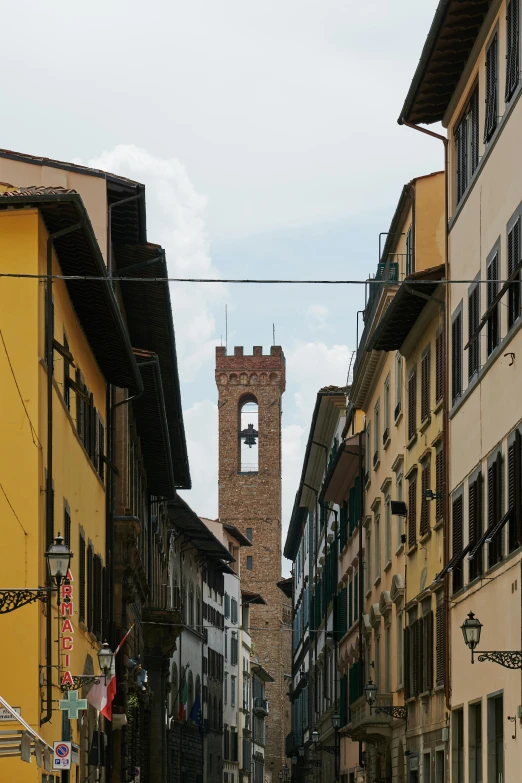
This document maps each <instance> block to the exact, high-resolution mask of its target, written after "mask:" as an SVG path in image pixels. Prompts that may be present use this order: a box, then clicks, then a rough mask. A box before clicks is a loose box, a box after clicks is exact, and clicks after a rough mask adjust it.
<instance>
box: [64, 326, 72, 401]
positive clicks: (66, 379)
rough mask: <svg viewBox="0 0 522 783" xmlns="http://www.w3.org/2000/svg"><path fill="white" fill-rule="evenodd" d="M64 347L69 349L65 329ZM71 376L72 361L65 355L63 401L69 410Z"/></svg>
mask: <svg viewBox="0 0 522 783" xmlns="http://www.w3.org/2000/svg"><path fill="white" fill-rule="evenodd" d="M63 347H64V348H65V350H66V351H69V340H68V339H67V335H66V334H65V331H64V333H63ZM70 377H71V363H70V362H69V359H68V358H67V357H66V356H64V357H63V401H64V402H65V404H66V406H67V410H71V388H70V386H69V379H70Z"/></svg>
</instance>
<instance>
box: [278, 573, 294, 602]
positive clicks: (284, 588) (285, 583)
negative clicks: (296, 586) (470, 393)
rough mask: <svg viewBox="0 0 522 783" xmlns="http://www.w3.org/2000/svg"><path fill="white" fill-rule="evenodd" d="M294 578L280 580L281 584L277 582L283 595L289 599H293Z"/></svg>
mask: <svg viewBox="0 0 522 783" xmlns="http://www.w3.org/2000/svg"><path fill="white" fill-rule="evenodd" d="M292 582H293V580H292V577H291V576H289V577H287V578H286V579H280V580H279V582H276V585H277V586H278V587H279V589H280V590H281V592H282V593H284V594H285V595H286V597H287V598H290V599H291V598H292V586H293V585H292Z"/></svg>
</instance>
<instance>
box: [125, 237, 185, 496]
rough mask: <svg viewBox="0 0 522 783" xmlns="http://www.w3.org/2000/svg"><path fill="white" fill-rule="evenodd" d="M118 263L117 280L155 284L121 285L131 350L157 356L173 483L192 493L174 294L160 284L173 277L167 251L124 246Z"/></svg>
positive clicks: (163, 284)
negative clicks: (140, 280)
mask: <svg viewBox="0 0 522 783" xmlns="http://www.w3.org/2000/svg"><path fill="white" fill-rule="evenodd" d="M114 259H115V266H116V274H117V275H118V276H120V277H122V276H123V277H125V278H132V277H139V278H148V279H150V282H139V283H136V282H132V281H122V282H120V284H119V285H120V288H121V295H122V298H123V305H124V308H125V312H126V313H127V320H128V328H129V333H130V337H131V340H132V344H133V345H134V346H135V347H136V348H142V349H146V350H148V351H153V352H154V353H156V354H157V355H158V358H159V366H160V370H161V378H162V384H163V394H164V397H165V409H166V412H167V421H168V426H169V433H170V448H171V453H172V463H173V465H174V479H175V482H176V487H177V488H178V489H190V486H191V480H190V470H189V462H188V451H187V443H186V437H185V427H184V424H183V410H182V405H181V390H180V384H179V373H178V360H177V354H176V338H175V335H174V323H173V320H172V305H171V301H170V289H169V284H168V283H167V282H159V281H158V280H156V278H158V277H161V278H166V277H168V271H167V261H166V258H165V251H164V250H163V248H162V247H160V245H153V244H151V243H144V244H139V245H119V246H115V248H114ZM140 434H141V433H140Z"/></svg>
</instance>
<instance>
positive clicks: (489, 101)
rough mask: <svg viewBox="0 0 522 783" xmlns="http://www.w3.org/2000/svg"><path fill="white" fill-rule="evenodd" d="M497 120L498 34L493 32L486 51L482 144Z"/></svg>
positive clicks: (491, 133)
mask: <svg viewBox="0 0 522 783" xmlns="http://www.w3.org/2000/svg"><path fill="white" fill-rule="evenodd" d="M497 122H498V35H497V33H495V35H494V36H493V38H492V40H491V43H490V45H489V47H488V50H487V52H486V117H485V122H484V144H487V143H488V141H490V140H491V138H492V136H493V134H494V133H495V130H496V127H497Z"/></svg>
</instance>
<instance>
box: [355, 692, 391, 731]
mask: <svg viewBox="0 0 522 783" xmlns="http://www.w3.org/2000/svg"><path fill="white" fill-rule="evenodd" d="M392 706H393V694H392V693H379V694H377V701H376V702H375V704H374V706H373V708H372V712H371V714H370V706H369V704H367V702H366V697H365V696H361V697H360V698H359V699H357V701H355V702H354V703H353V704H352V705H351V716H352V717H351V721H350V732H349V733H350V736H351V737H352V738H353V739H356V740H359V741H365V740H366V739H368V738H369V737H371V736H373V737H381V738H386V737H391V727H392V723H393V718H392V717H390V716H389V715H384V714H382V713H376V712H375V709H376V707H392Z"/></svg>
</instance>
